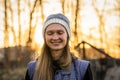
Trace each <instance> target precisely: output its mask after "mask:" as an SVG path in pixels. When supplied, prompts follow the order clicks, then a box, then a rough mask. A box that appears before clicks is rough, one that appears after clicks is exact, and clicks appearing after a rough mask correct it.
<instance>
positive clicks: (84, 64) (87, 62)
mask: <svg viewBox="0 0 120 80" xmlns="http://www.w3.org/2000/svg"><path fill="white" fill-rule="evenodd" d="M75 63H76V64H77V65H78V66H84V67H85V66H88V65H89V64H90V62H89V61H87V60H81V59H75Z"/></svg>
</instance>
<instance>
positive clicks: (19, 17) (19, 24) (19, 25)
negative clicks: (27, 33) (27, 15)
mask: <svg viewBox="0 0 120 80" xmlns="http://www.w3.org/2000/svg"><path fill="white" fill-rule="evenodd" d="M17 5H18V27H19V31H18V32H19V33H18V34H19V43H18V45H19V46H20V45H21V22H20V19H21V16H20V0H18V4H17Z"/></svg>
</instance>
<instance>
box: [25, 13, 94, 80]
mask: <svg viewBox="0 0 120 80" xmlns="http://www.w3.org/2000/svg"><path fill="white" fill-rule="evenodd" d="M42 31H43V38H44V41H45V42H44V44H43V47H42V51H41V55H40V56H39V57H38V59H37V60H35V61H32V62H30V63H29V64H28V70H27V72H26V80H93V78H92V73H91V69H90V62H89V61H85V60H80V59H78V58H77V57H75V56H74V55H73V54H72V53H71V51H70V47H69V39H70V37H71V32H70V31H71V30H70V25H69V20H68V18H67V17H66V16H64V15H63V14H60V13H57V14H52V15H50V16H48V17H47V19H46V21H45V23H44V26H43V30H42ZM46 76H47V77H46Z"/></svg>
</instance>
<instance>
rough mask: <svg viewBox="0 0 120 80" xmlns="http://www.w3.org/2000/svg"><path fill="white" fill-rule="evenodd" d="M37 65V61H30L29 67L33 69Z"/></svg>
mask: <svg viewBox="0 0 120 80" xmlns="http://www.w3.org/2000/svg"><path fill="white" fill-rule="evenodd" d="M35 65H36V61H30V62H29V63H28V67H33V66H35Z"/></svg>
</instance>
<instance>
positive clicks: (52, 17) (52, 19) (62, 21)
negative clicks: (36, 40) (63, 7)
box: [42, 13, 71, 37]
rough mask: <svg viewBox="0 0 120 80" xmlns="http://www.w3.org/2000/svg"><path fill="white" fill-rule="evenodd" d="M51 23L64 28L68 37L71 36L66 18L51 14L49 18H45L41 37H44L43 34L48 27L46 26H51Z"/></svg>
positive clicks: (61, 15) (59, 14)
mask: <svg viewBox="0 0 120 80" xmlns="http://www.w3.org/2000/svg"><path fill="white" fill-rule="evenodd" d="M52 23H58V24H61V25H63V26H64V28H65V29H66V31H67V33H68V36H69V37H70V36H71V32H70V24H69V20H68V18H67V17H66V16H64V15H63V14H61V13H58V14H52V15H50V16H48V17H47V19H46V21H45V23H44V26H43V30H42V33H43V37H44V33H45V29H46V28H47V27H48V25H50V24H52Z"/></svg>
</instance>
